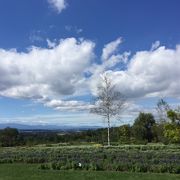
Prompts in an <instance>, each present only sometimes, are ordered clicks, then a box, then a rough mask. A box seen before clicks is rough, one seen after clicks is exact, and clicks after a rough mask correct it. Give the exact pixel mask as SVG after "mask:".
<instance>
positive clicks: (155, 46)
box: [151, 41, 160, 51]
mask: <svg viewBox="0 0 180 180" xmlns="http://www.w3.org/2000/svg"><path fill="white" fill-rule="evenodd" d="M159 46H160V41H155V42H154V43H152V46H151V51H154V50H156V49H157V48H158V47H159Z"/></svg>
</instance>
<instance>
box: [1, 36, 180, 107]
mask: <svg viewBox="0 0 180 180" xmlns="http://www.w3.org/2000/svg"><path fill="white" fill-rule="evenodd" d="M121 42H122V39H121V38H118V39H116V40H115V41H112V42H110V43H108V44H106V45H105V46H104V48H103V50H102V55H101V56H100V59H101V63H100V64H97V63H96V62H95V61H93V60H94V57H95V54H94V47H95V43H94V42H92V41H89V40H84V39H75V38H67V39H63V40H60V41H59V42H57V41H55V42H53V41H50V40H49V39H47V43H48V48H38V47H31V48H30V49H29V50H28V51H27V52H17V51H16V50H15V49H12V50H5V49H0V96H5V97H11V98H25V99H31V100H34V101H36V102H39V103H42V104H44V105H45V106H47V107H51V108H54V109H57V110H63V111H67V110H77V111H81V110H87V109H89V108H90V107H92V106H91V105H90V103H87V102H83V101H78V100H76V96H77V95H78V96H81V95H84V94H83V93H85V94H86V95H87V96H89V95H91V94H96V87H97V83H98V82H99V77H100V75H101V74H103V73H108V74H109V75H110V76H111V78H112V79H113V81H114V83H115V84H116V88H117V90H119V91H121V92H122V93H123V94H124V95H125V96H126V97H127V98H138V97H143V98H144V97H159V96H160V97H162V96H163V97H178V98H179V97H180V96H179V92H180V45H177V47H176V48H175V49H169V48H166V47H164V46H160V47H159V45H160V42H158V41H157V42H156V43H154V44H153V45H152V48H151V49H150V50H147V51H137V52H136V53H135V54H134V55H132V56H131V58H130V52H123V53H120V52H119V51H118V49H119V45H121Z"/></svg>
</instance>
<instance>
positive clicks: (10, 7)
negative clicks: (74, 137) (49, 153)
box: [0, 0, 180, 126]
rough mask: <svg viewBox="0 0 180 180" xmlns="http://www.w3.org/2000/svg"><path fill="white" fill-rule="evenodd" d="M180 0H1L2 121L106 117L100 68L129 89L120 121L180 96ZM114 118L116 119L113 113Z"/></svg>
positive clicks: (72, 121) (71, 121) (91, 121)
mask: <svg viewBox="0 0 180 180" xmlns="http://www.w3.org/2000/svg"><path fill="white" fill-rule="evenodd" d="M179 7H180V2H179V0H173V1H172V0H151V1H144V0H136V1H132V0H111V1H109V0H98V1H97V0H76V1H73V0H65V1H64V0H38V1H37V0H31V1H29V0H13V1H12V0H0V24H1V25H0V119H1V122H2V123H6V122H13V123H24V124H67V125H76V126H78V125H97V124H98V125H104V121H102V119H101V118H100V117H96V116H94V115H89V114H88V109H89V107H90V106H91V105H90V103H91V96H92V94H95V91H96V88H95V87H96V84H97V82H98V80H99V77H100V74H103V73H104V72H109V74H110V76H111V77H112V78H113V80H114V81H115V83H116V84H117V88H118V90H120V91H121V92H122V93H124V94H125V95H126V96H127V97H128V102H127V103H128V107H127V108H126V109H125V111H124V113H123V115H122V121H123V122H125V123H129V122H132V121H133V120H134V118H135V117H136V116H137V114H138V112H139V111H150V112H154V109H153V108H154V107H155V104H156V102H157V99H159V98H161V97H163V98H166V99H167V101H168V102H169V103H171V104H178V103H179V92H180V85H179V84H180V78H179V77H180V72H179V69H180V46H179V44H180V24H179V18H180V11H179ZM112 124H117V123H116V122H115V121H114V122H112Z"/></svg>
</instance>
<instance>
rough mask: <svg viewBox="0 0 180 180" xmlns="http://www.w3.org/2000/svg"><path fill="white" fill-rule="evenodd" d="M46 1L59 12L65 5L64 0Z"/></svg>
mask: <svg viewBox="0 0 180 180" xmlns="http://www.w3.org/2000/svg"><path fill="white" fill-rule="evenodd" d="M48 3H49V4H50V5H51V6H52V7H53V8H54V9H55V10H56V11H57V12H58V13H61V12H62V10H63V9H65V8H66V7H67V3H66V0H48Z"/></svg>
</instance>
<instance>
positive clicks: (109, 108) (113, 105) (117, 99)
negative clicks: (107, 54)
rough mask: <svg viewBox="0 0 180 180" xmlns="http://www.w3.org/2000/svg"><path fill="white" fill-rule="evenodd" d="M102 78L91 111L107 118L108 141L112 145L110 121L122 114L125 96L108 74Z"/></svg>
mask: <svg viewBox="0 0 180 180" xmlns="http://www.w3.org/2000/svg"><path fill="white" fill-rule="evenodd" d="M101 80H102V81H101V82H100V84H99V86H98V88H97V95H96V102H95V105H94V107H93V108H92V109H91V110H90V112H91V113H95V114H98V115H101V116H103V117H105V119H106V120H107V125H108V127H107V129H108V140H107V141H108V146H110V131H109V130H110V121H111V118H112V117H117V116H118V115H120V114H121V112H122V109H123V105H124V102H125V98H124V96H123V95H122V94H121V93H120V92H119V91H116V90H115V86H114V85H113V83H112V80H111V79H110V78H109V77H108V75H107V74H105V75H103V76H102V79H101Z"/></svg>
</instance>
